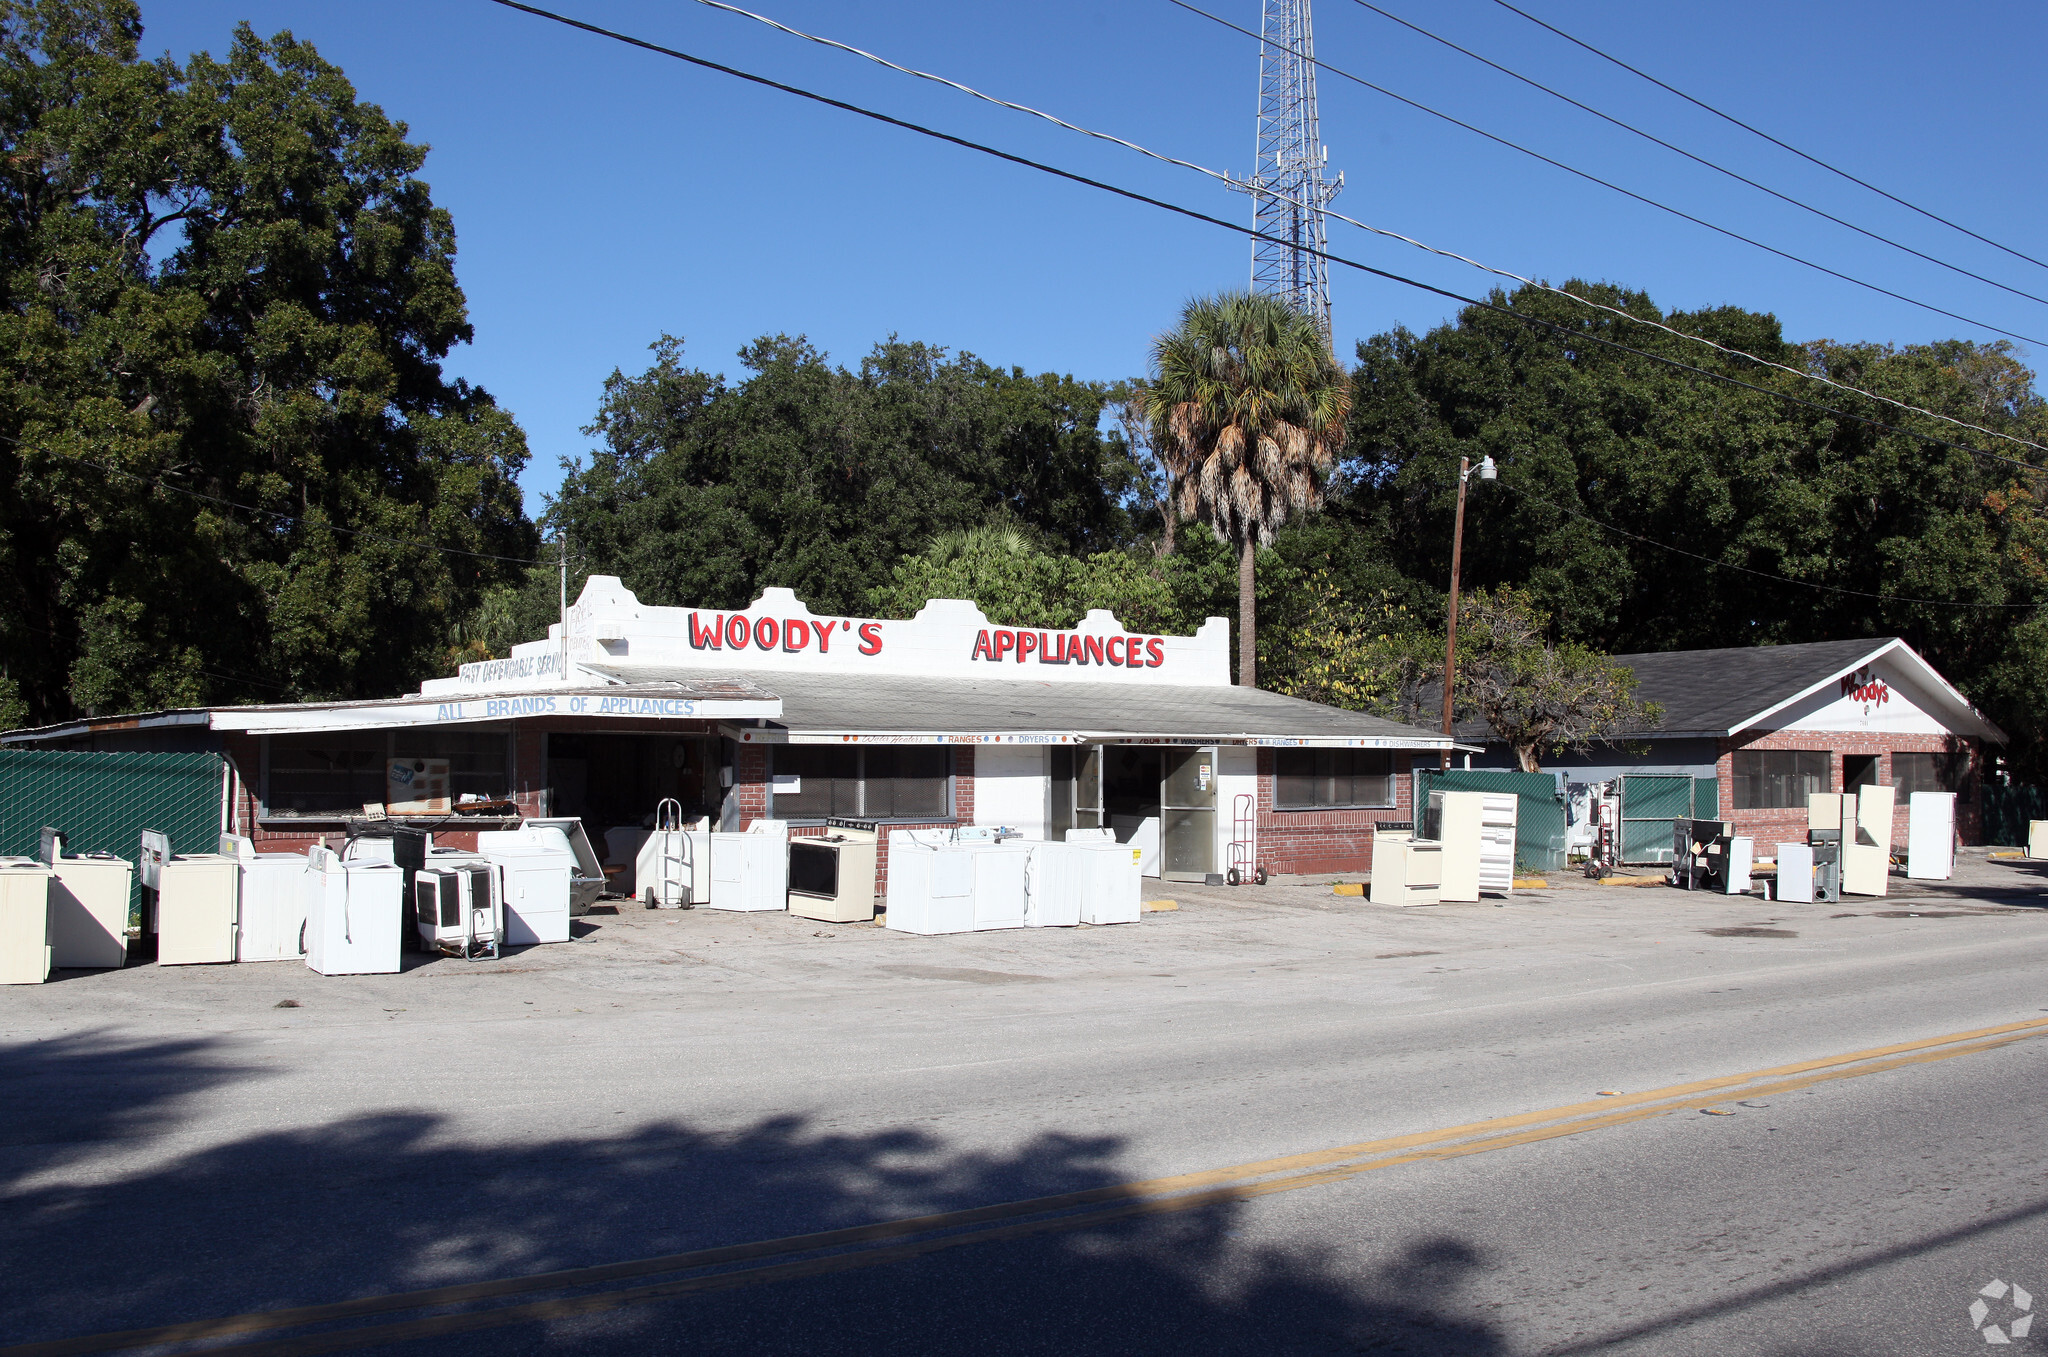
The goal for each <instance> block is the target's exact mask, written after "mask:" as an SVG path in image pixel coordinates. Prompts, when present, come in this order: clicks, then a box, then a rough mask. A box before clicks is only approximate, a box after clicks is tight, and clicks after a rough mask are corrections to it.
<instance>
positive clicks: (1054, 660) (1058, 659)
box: [1038, 632, 1067, 664]
mask: <svg viewBox="0 0 2048 1357" xmlns="http://www.w3.org/2000/svg"><path fill="white" fill-rule="evenodd" d="M1038 662H1039V663H1040V664H1065V663H1066V662H1067V634H1066V633H1065V632H1053V633H1051V634H1050V635H1048V634H1047V633H1045V632H1040V633H1039V634H1038Z"/></svg>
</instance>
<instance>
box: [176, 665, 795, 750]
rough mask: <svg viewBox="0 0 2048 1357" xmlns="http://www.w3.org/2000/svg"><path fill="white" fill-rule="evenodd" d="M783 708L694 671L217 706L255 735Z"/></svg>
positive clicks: (706, 717)
mask: <svg viewBox="0 0 2048 1357" xmlns="http://www.w3.org/2000/svg"><path fill="white" fill-rule="evenodd" d="M781 715H782V703H781V701H780V700H779V699H778V698H777V697H776V696H775V694H773V693H771V692H769V691H768V690H767V689H765V688H762V687H761V686H759V685H758V684H755V683H752V682H750V681H748V680H746V679H743V678H731V677H715V678H714V677H705V676H702V675H693V676H691V677H690V678H688V679H687V680H681V681H675V682H654V683H623V684H619V685H617V686H608V687H588V688H538V689H533V690H531V691H527V692H496V693H487V694H480V695H477V696H473V697H472V696H464V697H461V698H447V699H441V700H432V699H427V698H421V697H417V696H413V697H395V698H385V699H380V700H377V701H369V702H302V703H296V704H292V705H289V706H275V707H215V708H213V710H212V713H211V717H212V721H211V724H212V728H213V729H215V730H237V731H247V732H249V733H251V734H256V735H291V734H302V733H313V732H318V731H329V730H371V729H375V730H382V729H388V728H391V727H395V726H452V725H470V724H474V723H478V722H484V721H514V720H520V719H523V718H531V717H545V716H567V717H589V718H603V719H606V720H617V719H625V720H639V721H672V720H698V721H754V720H773V719H775V718H778V717H780V716H781Z"/></svg>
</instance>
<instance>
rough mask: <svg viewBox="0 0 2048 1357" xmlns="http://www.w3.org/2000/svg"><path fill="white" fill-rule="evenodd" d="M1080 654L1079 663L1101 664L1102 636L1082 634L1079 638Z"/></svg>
mask: <svg viewBox="0 0 2048 1357" xmlns="http://www.w3.org/2000/svg"><path fill="white" fill-rule="evenodd" d="M1081 655H1082V659H1081V663H1083V664H1101V663H1102V662H1103V661H1102V638H1101V637H1100V636H1083V637H1082V638H1081Z"/></svg>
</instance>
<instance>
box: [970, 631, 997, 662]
mask: <svg viewBox="0 0 2048 1357" xmlns="http://www.w3.org/2000/svg"><path fill="white" fill-rule="evenodd" d="M984 656H985V657H987V658H988V659H991V660H992V659H994V658H995V657H996V654H995V650H994V648H993V647H991V646H990V645H989V643H988V629H987V628H985V627H984V628H983V629H982V630H981V632H980V634H978V635H977V636H976V637H975V638H974V653H973V654H972V655H970V656H968V658H969V659H971V660H978V659H981V658H983V657H984Z"/></svg>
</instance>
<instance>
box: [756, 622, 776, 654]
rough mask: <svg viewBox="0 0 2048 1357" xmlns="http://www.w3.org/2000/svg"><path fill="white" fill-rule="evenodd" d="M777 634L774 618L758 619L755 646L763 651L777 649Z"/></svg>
mask: <svg viewBox="0 0 2048 1357" xmlns="http://www.w3.org/2000/svg"><path fill="white" fill-rule="evenodd" d="M775 633H776V626H775V619H774V618H772V617H762V618H757V619H755V622H754V644H755V645H757V646H759V647H761V649H763V650H773V649H775Z"/></svg>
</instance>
